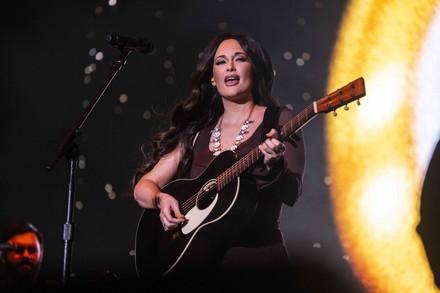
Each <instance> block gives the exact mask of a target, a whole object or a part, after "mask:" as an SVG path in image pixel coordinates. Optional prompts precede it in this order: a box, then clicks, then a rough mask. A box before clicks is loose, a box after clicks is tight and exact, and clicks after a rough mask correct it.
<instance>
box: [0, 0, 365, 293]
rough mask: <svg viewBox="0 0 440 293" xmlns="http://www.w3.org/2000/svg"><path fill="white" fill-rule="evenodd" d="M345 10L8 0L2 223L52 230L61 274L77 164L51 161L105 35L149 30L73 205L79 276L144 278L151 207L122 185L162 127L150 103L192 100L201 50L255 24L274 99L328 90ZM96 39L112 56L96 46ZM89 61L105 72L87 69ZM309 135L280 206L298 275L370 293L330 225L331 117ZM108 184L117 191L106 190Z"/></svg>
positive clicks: (0, 108) (306, 282) (330, 5)
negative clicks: (294, 196)
mask: <svg viewBox="0 0 440 293" xmlns="http://www.w3.org/2000/svg"><path fill="white" fill-rule="evenodd" d="M345 6H346V1H344V0H322V1H311V0H310V1H309V0H290V1H287V0H279V1H261V0H259V1H256V0H245V1H237V0H234V1H233V0H223V1H220V0H204V1H202V0H198V1H189V0H175V1H163V0H161V1H159V0H154V1H119V2H118V3H117V4H116V5H115V6H110V5H109V4H108V2H107V1H98V0H87V1H85V0H84V1H79V0H76V1H73V0H64V1H61V0H46V1H41V0H40V1H22V0H20V1H4V2H3V5H2V7H1V9H0V22H1V23H0V40H1V44H0V50H1V51H0V58H1V59H0V60H1V61H0V62H1V63H0V78H1V83H0V84H1V88H0V96H1V97H0V123H1V127H0V131H1V132H0V162H1V167H2V168H1V172H2V176H1V177H0V178H1V179H0V229H3V228H4V227H6V225H7V224H9V223H10V222H12V221H15V220H22V219H26V220H29V221H31V222H33V223H34V224H35V225H36V226H37V227H38V228H39V229H40V230H41V231H42V232H43V233H44V236H45V256H44V263H43V267H42V272H41V273H42V277H43V278H48V279H56V280H59V279H60V278H61V275H62V268H63V255H64V242H63V224H64V223H65V222H66V217H67V202H68V187H69V185H68V184H69V165H68V163H67V160H66V158H65V157H62V158H61V159H60V160H59V161H58V162H57V163H56V164H55V166H54V169H53V170H51V171H47V170H46V166H48V164H49V162H50V161H51V159H52V158H53V156H54V154H55V149H56V147H57V145H58V144H59V143H60V141H61V139H62V137H63V136H64V134H65V133H66V131H67V130H68V129H69V128H71V127H73V126H74V125H76V123H77V121H78V120H79V119H80V117H81V116H82V115H83V114H84V111H85V105H87V101H88V102H90V101H93V100H94V99H95V97H96V96H97V94H98V93H99V92H100V90H101V88H102V86H103V85H104V83H105V80H106V78H107V77H108V76H109V74H110V72H111V66H112V63H113V62H114V61H116V59H117V58H118V57H119V56H120V52H119V50H118V49H117V48H115V47H112V46H110V45H109V44H108V43H107V42H106V40H105V37H106V35H107V34H119V35H123V36H129V37H134V38H145V39H148V40H150V41H151V42H152V43H154V44H155V46H156V52H155V53H154V54H149V55H143V54H140V53H133V54H131V55H130V56H129V58H128V60H127V63H126V64H125V65H124V66H123V67H122V68H121V70H120V71H119V72H118V73H117V75H116V77H115V78H114V80H113V81H112V83H111V84H110V86H109V88H108V89H107V90H106V91H105V92H104V94H103V96H102V97H101V99H100V100H99V102H98V103H97V104H96V106H95V108H94V109H93V111H92V112H91V114H90V116H89V117H88V119H87V120H86V121H85V123H84V125H83V127H82V134H81V135H80V136H79V137H78V138H77V139H76V143H77V145H78V147H79V149H80V152H81V158H80V168H79V169H78V172H77V184H76V187H77V189H76V194H75V201H77V202H78V203H79V204H81V205H82V207H80V208H75V210H74V223H75V229H74V230H75V234H74V245H73V253H72V258H71V260H72V273H74V274H75V276H76V277H75V278H81V279H84V280H89V279H91V278H93V276H95V275H96V274H100V273H101V272H105V271H109V272H111V273H113V274H116V275H117V276H119V278H121V279H123V280H132V279H136V271H135V266H134V257H133V249H134V241H135V234H136V226H137V221H138V220H139V217H140V214H141V212H142V210H141V208H140V207H139V206H137V205H136V203H135V202H134V201H133V200H132V199H130V198H128V199H127V198H124V196H123V194H124V193H125V192H126V191H127V188H128V182H129V180H130V176H131V172H132V170H133V168H134V167H135V166H136V165H137V163H138V161H139V160H140V158H141V151H140V147H141V145H142V143H143V142H144V141H145V140H146V139H147V138H148V137H149V135H150V134H151V133H153V132H155V131H157V130H158V129H159V128H160V127H163V126H164V120H163V119H162V118H161V117H160V115H156V114H154V112H155V111H157V112H165V113H166V112H167V111H169V109H170V107H171V106H172V105H173V104H174V102H175V101H176V100H178V99H180V98H182V97H184V96H186V94H187V93H188V89H189V82H190V75H191V71H192V69H193V67H194V65H195V62H196V59H197V55H198V53H199V52H200V51H201V50H202V49H203V48H204V46H205V45H206V44H207V42H208V41H209V40H210V39H211V38H213V37H214V36H215V35H217V34H218V33H220V32H222V31H237V32H243V33H248V34H250V35H251V36H252V37H254V38H255V39H256V40H257V41H259V42H260V43H261V44H262V45H263V47H265V48H266V49H267V51H269V53H270V54H271V56H272V61H273V64H274V67H275V69H276V81H275V85H274V94H275V96H277V97H278V98H279V99H280V101H281V103H283V104H291V105H292V106H293V108H294V110H297V111H300V110H302V109H304V108H305V107H306V106H308V105H309V104H310V103H312V102H313V101H314V100H316V99H318V98H321V97H322V96H323V95H325V94H326V81H327V77H328V71H329V63H330V58H331V56H332V51H333V47H334V44H335V41H336V38H337V34H338V28H339V24H340V21H341V17H342V14H343V11H344V9H345ZM92 48H95V49H96V51H97V52H102V53H103V54H104V58H103V59H102V60H96V58H95V56H91V55H90V54H89V52H90V50H91V49H92ZM285 52H290V53H291V55H292V58H291V59H289V58H285V55H284V54H285ZM303 53H307V54H308V56H310V58H307V55H303ZM297 58H305V59H304V60H305V64H304V65H303V66H299V65H297V62H296V60H297ZM91 64H95V65H96V70H95V71H93V72H92V73H87V72H86V68H87V67H88V66H89V65H91ZM167 64H172V66H171V67H170V66H168V65H167ZM86 78H89V79H91V82H90V83H85V79H86ZM347 82H348V81H347ZM122 94H126V95H127V96H128V101H127V102H125V103H121V102H120V100H119V97H120V96H121V95H122ZM145 112H147V113H150V114H151V118H149V117H148V115H147V116H144V115H145ZM304 136H305V143H306V149H307V154H306V156H307V165H306V172H305V178H304V192H303V196H302V198H301V199H300V200H299V202H298V203H297V204H296V206H295V207H293V208H287V207H286V208H285V209H284V214H283V218H282V223H281V225H282V229H283V231H284V234H285V240H286V244H287V246H288V248H289V252H290V254H291V257H292V260H293V262H294V265H295V268H296V274H297V277H298V280H299V282H300V283H301V284H302V286H303V287H304V288H306V289H308V290H309V291H310V292H360V291H361V290H362V289H361V285H360V284H359V282H358V281H357V279H356V278H355V277H354V276H353V274H352V272H351V269H350V266H349V263H348V262H347V261H346V260H345V259H344V258H343V256H344V252H343V251H342V249H341V247H340V243H339V239H338V234H337V230H336V227H335V225H334V222H333V215H332V209H331V208H332V205H331V200H330V196H329V190H328V187H327V185H326V184H325V177H326V166H325V146H324V143H325V142H324V120H323V119H322V117H318V118H316V119H314V120H312V121H311V122H310V123H309V124H307V125H306V126H305V128H304ZM106 184H111V186H112V190H113V192H114V193H115V195H116V198H114V199H110V198H109V196H108V191H109V190H106V189H105V186H106Z"/></svg>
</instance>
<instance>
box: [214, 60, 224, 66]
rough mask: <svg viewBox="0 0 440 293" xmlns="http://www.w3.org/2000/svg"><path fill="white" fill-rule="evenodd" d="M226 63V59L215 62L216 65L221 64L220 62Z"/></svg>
mask: <svg viewBox="0 0 440 293" xmlns="http://www.w3.org/2000/svg"><path fill="white" fill-rule="evenodd" d="M224 63H225V60H217V61H216V62H215V65H220V64H224Z"/></svg>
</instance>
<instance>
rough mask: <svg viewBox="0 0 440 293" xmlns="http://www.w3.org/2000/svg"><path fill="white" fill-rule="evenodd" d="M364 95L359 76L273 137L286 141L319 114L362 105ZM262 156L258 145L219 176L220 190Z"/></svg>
mask: <svg viewBox="0 0 440 293" xmlns="http://www.w3.org/2000/svg"><path fill="white" fill-rule="evenodd" d="M363 96H365V81H364V79H363V78H362V77H359V78H357V79H356V80H354V81H352V82H349V83H348V84H347V85H345V86H344V87H342V88H340V89H338V90H336V91H334V92H332V93H330V94H328V95H326V96H324V97H322V98H321V99H319V100H317V101H314V102H313V103H312V104H310V105H309V106H308V107H307V108H305V109H304V110H302V111H301V112H300V113H299V114H298V115H296V116H295V117H293V118H292V119H290V120H289V122H287V123H286V124H285V125H284V126H282V127H281V128H280V129H279V131H278V132H277V133H276V134H275V135H274V136H273V138H276V139H278V140H279V141H284V140H286V139H288V138H289V137H290V136H291V135H292V134H294V133H295V132H296V131H298V130H299V129H300V128H301V127H303V126H304V125H305V124H306V123H307V122H309V121H310V120H311V119H312V118H314V117H315V116H316V115H317V114H320V113H329V112H333V115H334V116H336V115H337V114H336V109H337V108H339V107H341V106H344V109H345V110H348V107H347V104H349V103H351V102H353V101H354V100H357V103H358V105H360V102H359V99H360V98H362V97H363ZM262 156H263V154H262V153H261V152H260V150H259V149H258V146H257V147H256V148H254V149H253V150H252V151H251V152H249V153H248V154H246V155H245V156H244V157H243V158H241V159H240V160H238V161H237V162H236V163H235V164H233V165H232V166H231V167H229V168H228V169H227V170H226V171H225V172H223V173H222V174H220V175H219V176H218V177H217V185H218V186H217V188H218V190H220V189H222V188H223V187H225V186H226V185H227V184H228V183H230V182H231V181H232V180H234V179H235V178H237V177H238V176H239V175H240V174H241V173H243V172H244V171H245V170H246V169H247V168H249V167H250V166H251V165H252V164H254V163H255V162H256V161H257V160H258V159H259V158H261V157H262Z"/></svg>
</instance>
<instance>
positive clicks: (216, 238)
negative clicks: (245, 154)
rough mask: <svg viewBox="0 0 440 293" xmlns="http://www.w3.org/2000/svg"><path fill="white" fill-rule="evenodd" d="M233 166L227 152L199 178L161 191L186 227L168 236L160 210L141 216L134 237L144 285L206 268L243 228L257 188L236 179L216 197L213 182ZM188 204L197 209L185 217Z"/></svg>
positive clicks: (181, 180) (173, 183)
mask: <svg viewBox="0 0 440 293" xmlns="http://www.w3.org/2000/svg"><path fill="white" fill-rule="evenodd" d="M235 162H236V157H235V154H234V153H233V152H232V151H226V152H223V153H221V154H220V155H219V156H217V157H216V158H215V159H214V160H213V161H212V162H211V163H210V164H209V165H208V167H207V168H206V169H205V170H204V171H203V173H202V174H200V176H198V177H197V178H195V179H178V180H175V181H172V182H170V183H169V184H167V185H166V186H164V188H163V189H162V191H163V192H166V193H168V194H170V195H172V196H174V197H175V198H176V199H177V200H178V201H179V204H180V206H181V212H182V213H184V214H185V217H186V218H187V223H185V224H184V225H181V226H179V227H177V228H175V229H173V230H170V231H164V229H163V227H162V222H161V221H160V219H159V210H153V209H145V210H144V211H143V212H142V215H141V218H140V220H139V223H138V227H137V232H136V270H137V274H138V276H139V277H140V278H141V279H143V280H145V281H147V280H148V281H153V280H154V279H158V278H162V277H164V276H167V275H169V274H170V273H171V272H173V273H179V272H188V271H192V270H193V269H197V270H200V269H202V270H203V268H205V267H206V268H208V267H209V265H210V264H211V263H213V262H215V261H216V258H217V257H218V254H219V253H221V251H220V250H219V249H220V247H221V243H222V242H223V241H225V240H226V239H227V238H228V237H230V236H232V235H234V234H235V233H237V232H239V231H240V230H242V229H243V228H244V226H245V225H246V224H247V223H248V220H249V219H250V218H251V216H252V215H253V212H254V211H255V207H256V204H257V197H256V192H247V191H248V189H249V188H254V187H253V186H252V185H251V184H249V183H246V182H245V180H242V179H241V178H240V177H237V178H235V179H234V180H232V181H231V182H230V183H229V184H227V185H226V186H225V187H223V188H222V189H221V190H220V191H218V190H217V188H216V181H215V180H216V178H217V177H218V176H219V175H220V174H221V173H222V172H223V171H224V170H226V169H227V168H228V167H230V166H231V165H233V164H234V163H235ZM213 184H215V188H212V186H213ZM210 189H212V190H210ZM207 190H210V191H208V192H207ZM201 195H203V196H201ZM188 203H193V206H192V208H191V209H190V210H189V211H187V212H184V210H185V209H186V208H187V206H188Z"/></svg>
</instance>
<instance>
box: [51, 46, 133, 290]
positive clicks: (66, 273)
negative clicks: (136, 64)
mask: <svg viewBox="0 0 440 293" xmlns="http://www.w3.org/2000/svg"><path fill="white" fill-rule="evenodd" d="M119 49H120V51H121V53H122V54H121V55H120V56H119V58H118V59H117V60H116V61H115V62H113V63H112V68H111V72H110V74H109V76H108V77H107V79H106V81H105V83H104V85H103V86H102V88H101V89H100V90H99V92H98V93H97V95H96V96H95V98H94V99H93V101H92V102H91V103H90V104H89V105H88V107H87V108H86V109H85V111H84V113H83V114H82V115H81V117H80V118H79V120H78V121H77V122H76V123H75V124H74V125H73V127H72V128H70V129H68V131H67V132H66V134H65V135H64V137H63V139H62V140H61V142H60V143H59V144H58V146H57V148H56V150H55V154H54V156H53V158H52V159H51V161H50V162H49V164H48V165H47V166H46V170H48V171H51V170H52V169H53V168H54V166H55V164H56V163H57V162H58V161H59V159H60V158H61V157H62V156H66V159H67V161H68V162H69V190H68V201H67V216H66V222H65V223H64V226H63V240H64V257H63V275H62V284H63V285H67V284H68V283H69V281H70V275H71V273H70V272H71V263H72V262H71V260H72V246H73V238H74V233H73V232H74V221H73V212H74V204H75V191H76V183H77V182H76V173H77V170H78V158H79V155H80V150H79V148H78V145H77V144H76V143H75V139H76V138H77V137H78V136H80V135H81V128H82V126H83V125H84V122H85V121H86V119H87V118H88V117H89V116H90V113H91V112H92V110H93V108H94V107H95V106H96V104H97V103H98V101H99V100H100V98H101V97H102V95H103V93H104V92H105V90H106V89H107V88H108V86H109V85H110V83H111V81H112V80H113V78H114V77H115V76H116V74H117V73H118V71H119V70H120V69H121V68H122V66H123V65H125V63H126V62H127V58H128V55H129V54H130V53H131V52H132V51H133V50H127V49H123V48H119Z"/></svg>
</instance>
